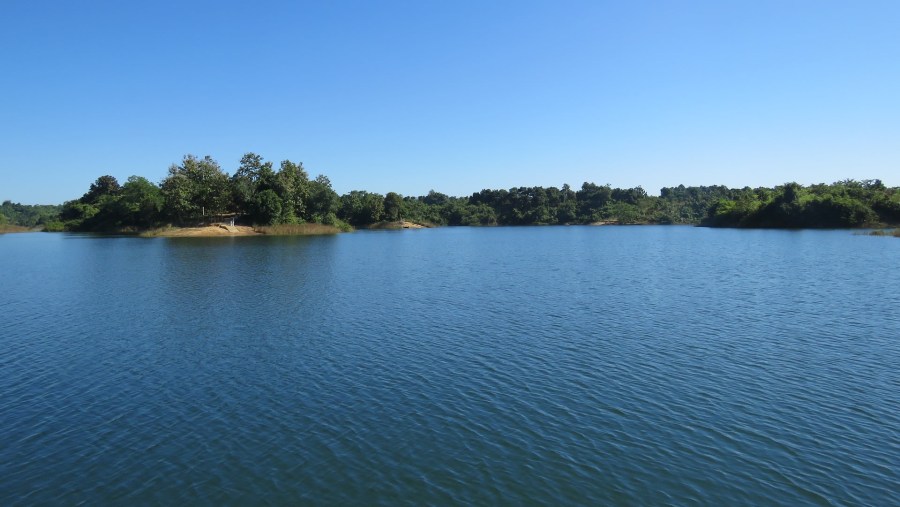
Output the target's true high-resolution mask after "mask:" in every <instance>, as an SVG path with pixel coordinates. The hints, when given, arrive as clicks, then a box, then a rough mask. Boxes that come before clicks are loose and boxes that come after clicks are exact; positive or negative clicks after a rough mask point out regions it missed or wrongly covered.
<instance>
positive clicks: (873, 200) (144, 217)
mask: <svg viewBox="0 0 900 507" xmlns="http://www.w3.org/2000/svg"><path fill="white" fill-rule="evenodd" d="M7 203H8V201H7ZM7 203H4V206H7ZM10 204H11V203H10ZM5 210H6V208H0V211H3V212H4V213H5V212H6V211H5ZM56 213H57V214H56V215H55V216H53V217H47V216H41V217H40V218H38V220H40V221H41V223H43V224H44V225H45V227H46V228H47V229H49V230H70V231H127V230H141V229H148V228H153V227H158V226H161V225H165V224H172V225H177V226H187V225H197V224H200V223H204V222H212V221H216V220H217V219H220V218H221V217H223V216H236V217H237V220H238V222H239V223H244V224H248V225H277V224H298V223H319V224H326V225H332V226H335V227H338V228H342V229H347V228H349V227H350V226H355V227H368V226H373V225H375V224H381V223H384V222H398V221H401V220H406V221H411V222H417V223H422V224H433V225H543V224H547V225H552V224H591V223H616V224H647V223H655V224H701V225H707V226H713V227H858V226H865V225H880V224H898V223H900V188H896V187H894V188H888V187H886V186H885V185H884V184H883V183H882V182H881V181H880V180H864V181H855V180H845V181H840V182H836V183H833V184H830V185H826V184H819V185H811V186H808V187H803V186H801V185H798V184H796V183H788V184H785V185H782V186H779V187H775V188H765V187H759V188H749V187H745V188H742V189H730V188H728V187H725V186H693V187H685V186H684V185H679V186H678V187H666V188H663V189H662V190H661V191H660V195H659V196H651V195H648V194H647V192H645V191H644V189H643V188H641V187H639V186H638V187H634V188H613V187H611V186H610V185H597V184H594V183H587V182H586V183H584V184H582V185H581V187H580V188H578V189H573V188H571V187H570V186H569V185H567V184H566V185H562V187H559V188H557V187H516V188H510V189H508V190H507V189H500V190H491V189H485V190H481V191H480V192H475V193H473V194H472V195H470V196H467V197H452V196H448V195H446V194H442V193H439V192H435V191H433V190H432V191H430V192H429V193H428V194H427V195H424V196H418V197H412V196H402V195H400V194H398V193H396V192H388V193H387V194H385V195H381V194H378V193H374V192H368V191H364V190H354V191H351V192H348V193H346V194H343V195H338V194H337V193H336V192H335V191H334V190H333V188H332V186H331V182H330V181H329V179H328V177H327V176H324V175H319V176H317V177H316V178H312V179H311V178H310V177H309V175H308V173H307V172H306V170H305V168H304V167H303V164H302V163H300V162H292V161H290V160H284V161H282V162H281V163H280V164H279V165H278V167H277V168H276V167H275V165H274V164H273V163H272V162H269V161H265V160H264V159H263V158H262V157H261V156H259V155H257V154H255V153H247V154H246V155H244V156H243V157H242V158H241V160H240V163H239V165H238V167H237V169H236V170H235V172H234V174H233V175H229V174H228V173H227V172H225V171H224V170H223V169H222V168H221V166H220V165H219V164H218V163H217V162H216V161H215V160H213V159H212V158H210V157H208V156H207V157H204V158H198V157H195V156H193V155H187V156H185V157H184V158H183V160H182V161H181V163H180V164H174V165H172V166H171V167H170V168H169V170H168V174H167V176H166V177H165V178H164V179H163V180H162V181H161V182H160V183H159V184H155V183H153V182H151V181H149V180H147V179H146V178H144V177H141V176H132V177H130V178H128V180H127V181H126V182H125V183H124V184H120V183H119V182H118V181H117V180H116V178H114V177H112V176H108V175H107V176H101V177H99V178H97V180H96V181H95V182H94V183H92V184H91V185H90V187H89V188H88V190H87V192H85V194H84V195H82V196H81V197H80V198H78V199H74V200H71V201H68V202H66V203H64V204H63V205H62V206H61V207H57V208H56ZM7 219H8V215H7ZM0 220H2V219H0Z"/></svg>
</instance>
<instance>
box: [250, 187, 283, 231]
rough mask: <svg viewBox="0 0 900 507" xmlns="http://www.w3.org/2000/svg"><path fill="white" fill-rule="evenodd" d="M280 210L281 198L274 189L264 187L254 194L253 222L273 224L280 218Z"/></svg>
mask: <svg viewBox="0 0 900 507" xmlns="http://www.w3.org/2000/svg"><path fill="white" fill-rule="evenodd" d="M281 211H282V202H281V198H280V197H278V194H276V193H275V191H274V190H272V189H266V190H263V191H262V192H260V193H258V194H256V197H255V199H254V202H253V213H252V218H253V222H254V223H257V224H265V225H274V224H276V223H278V221H279V219H280V218H281Z"/></svg>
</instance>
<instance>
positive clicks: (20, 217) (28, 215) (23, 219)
mask: <svg viewBox="0 0 900 507" xmlns="http://www.w3.org/2000/svg"><path fill="white" fill-rule="evenodd" d="M61 209H62V206H55V205H44V204H38V205H28V204H19V203H14V202H12V201H3V204H0V230H5V231H6V232H12V231H21V230H27V229H33V228H40V229H47V230H50V229H52V228H53V226H54V225H55V224H57V223H58V218H59V212H60V210H61Z"/></svg>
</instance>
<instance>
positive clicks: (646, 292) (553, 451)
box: [0, 227, 900, 505]
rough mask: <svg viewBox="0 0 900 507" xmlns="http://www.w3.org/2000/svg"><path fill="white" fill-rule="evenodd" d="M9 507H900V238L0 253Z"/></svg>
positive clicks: (510, 232)
mask: <svg viewBox="0 0 900 507" xmlns="http://www.w3.org/2000/svg"><path fill="white" fill-rule="evenodd" d="M0 258H2V261H3V262H2V269H0V504H2V505H17V504H23V505H24V504H48V503H50V504H66V505H74V504H79V503H84V504H88V505H97V504H121V505H125V504H134V503H144V504H146V503H162V504H167V505H178V504H185V503H191V504H212V505H218V504H222V503H240V504H334V505H348V504H367V505H370V504H384V505H396V504H413V505H423V504H439V505H448V504H458V505H470V504H479V505H495V504H550V505H575V504H581V505H665V504H673V505H689V504H700V505H773V504H779V505H900V374H898V367H900V241H898V240H895V239H893V238H873V237H866V236H855V235H853V234H851V233H850V232H847V231H803V232H790V231H735V230H710V229H698V228H690V227H544V228H487V229H478V228H476V229H470V228H445V229H435V230H421V231H399V232H388V231H384V232H358V233H353V234H345V235H340V236H336V237H316V238H271V237H261V238H210V239H193V238H184V239H175V238H173V239H164V238H157V239H138V238H96V237H85V236H75V235H60V234H19V235H3V236H0Z"/></svg>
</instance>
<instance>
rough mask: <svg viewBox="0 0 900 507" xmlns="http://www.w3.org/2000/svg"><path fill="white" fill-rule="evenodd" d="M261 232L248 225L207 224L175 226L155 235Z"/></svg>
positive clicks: (175, 235)
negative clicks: (201, 225)
mask: <svg viewBox="0 0 900 507" xmlns="http://www.w3.org/2000/svg"><path fill="white" fill-rule="evenodd" d="M259 234H260V233H258V232H256V231H255V230H253V227H247V226H246V225H223V224H217V225H207V226H206V227H173V228H171V229H163V230H160V231H157V232H156V233H155V234H153V235H154V236H162V237H166V238H184V237H215V236H257V235H259Z"/></svg>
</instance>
